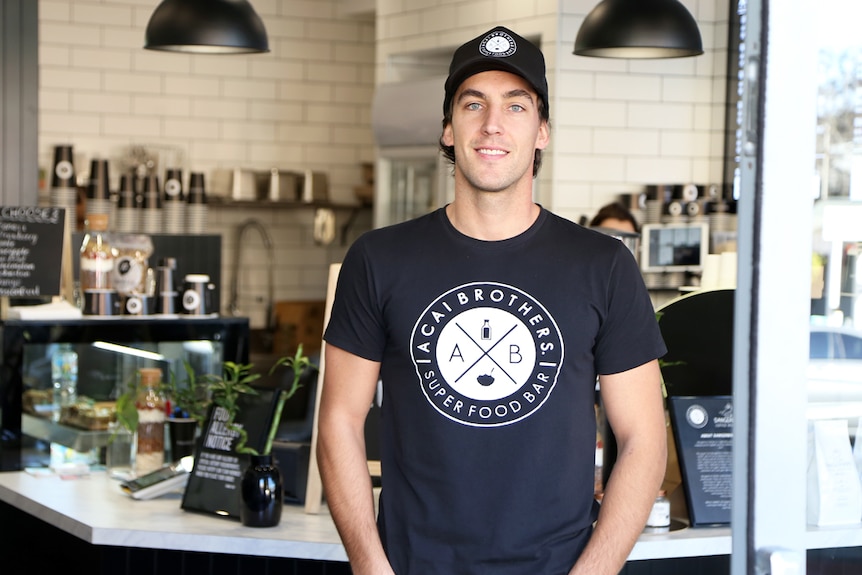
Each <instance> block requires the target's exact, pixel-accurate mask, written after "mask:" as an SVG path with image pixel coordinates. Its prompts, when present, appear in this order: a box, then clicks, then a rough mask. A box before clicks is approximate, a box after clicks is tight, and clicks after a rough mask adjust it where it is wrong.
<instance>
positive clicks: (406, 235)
mask: <svg viewBox="0 0 862 575" xmlns="http://www.w3.org/2000/svg"><path fill="white" fill-rule="evenodd" d="M438 229H440V218H439V214H438V212H437V211H434V212H431V213H429V214H425V215H423V216H419V217H417V218H414V219H411V220H407V221H404V222H399V223H396V224H390V225H387V226H383V227H381V228H375V229H373V230H369V231H367V232H365V233H363V234H362V235H361V236H360V237H359V238H358V239H357V240H356V241H357V243H359V244H365V245H367V246H369V247H374V248H381V247H397V245H398V244H397V243H395V244H394V242H400V243H403V242H411V241H421V240H422V238H423V237H424V236H425V234H429V233H434V232H435V230H438Z"/></svg>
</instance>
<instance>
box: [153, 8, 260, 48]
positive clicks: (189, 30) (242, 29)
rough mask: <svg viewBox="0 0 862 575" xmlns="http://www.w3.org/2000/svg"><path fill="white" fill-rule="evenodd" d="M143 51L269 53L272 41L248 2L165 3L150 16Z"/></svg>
mask: <svg viewBox="0 0 862 575" xmlns="http://www.w3.org/2000/svg"><path fill="white" fill-rule="evenodd" d="M144 48H146V49H147V50H164V51H168V52H192V53H199V54H249V53H257V52H269V41H268V40H267V37H266V28H264V26H263V21H262V20H261V19H260V16H258V15H257V12H255V11H254V8H252V6H251V4H249V3H248V0H163V1H162V3H161V4H159V5H158V6H157V7H156V10H155V12H153V15H152V16H150V22H149V23H148V24H147V32H146V36H145V41H144Z"/></svg>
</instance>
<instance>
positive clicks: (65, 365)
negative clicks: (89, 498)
mask: <svg viewBox="0 0 862 575" xmlns="http://www.w3.org/2000/svg"><path fill="white" fill-rule="evenodd" d="M0 345H2V350H3V354H2V358H0V471H12V470H19V469H22V468H23V467H24V466H29V465H44V464H46V463H48V462H49V460H50V451H51V446H62V447H63V448H67V449H70V450H74V452H82V453H87V452H95V453H99V451H100V450H103V448H104V447H105V445H107V442H108V439H109V437H110V433H111V432H110V431H109V430H108V424H109V421H110V419H111V415H110V409H111V406H112V403H113V402H114V401H115V400H116V398H117V396H118V395H119V394H121V393H122V391H123V390H124V388H125V385H126V384H127V382H129V381H130V380H131V378H133V377H134V376H135V374H136V372H137V370H138V369H139V368H141V367H158V368H160V369H162V372H163V376H164V378H165V380H167V379H168V378H170V377H172V376H174V377H184V376H185V367H184V364H185V363H188V364H189V365H190V366H191V367H192V368H194V370H195V372H196V373H198V374H207V373H220V371H221V368H222V364H223V362H225V361H235V362H240V363H246V362H248V353H249V327H248V318H241V317H240V318H233V317H232V318H223V317H204V318H185V317H170V318H167V317H166V318H158V317H153V318H152V319H151V318H146V319H140V318H130V319H119V318H111V319H101V318H99V319H95V318H94V319H76V320H56V321H44V322H43V321H20V320H9V321H5V322H3V323H2V324H0ZM52 364H53V366H52ZM52 372H53V373H52ZM64 378H65V379H67V380H68V379H69V378H72V379H73V381H72V383H71V384H70V383H69V382H68V381H66V382H62V381H60V380H61V379H64ZM55 388H56V389H55ZM69 388H71V389H69ZM63 404H66V405H65V407H64V406H63ZM69 406H72V407H73V408H72V409H68V408H69ZM79 407H82V408H81V409H78V408H79Z"/></svg>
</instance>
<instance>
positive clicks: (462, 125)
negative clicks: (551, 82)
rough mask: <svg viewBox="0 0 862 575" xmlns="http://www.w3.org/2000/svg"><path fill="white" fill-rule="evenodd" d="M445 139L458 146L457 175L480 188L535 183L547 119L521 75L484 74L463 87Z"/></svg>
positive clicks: (498, 188) (490, 189)
mask: <svg viewBox="0 0 862 575" xmlns="http://www.w3.org/2000/svg"><path fill="white" fill-rule="evenodd" d="M442 140H443V143H444V144H445V145H447V146H454V148H455V177H456V182H457V181H458V180H459V177H460V178H462V179H463V181H464V182H466V183H467V184H468V185H469V186H471V187H472V188H473V189H474V190H476V191H485V192H499V191H504V190H508V189H512V188H514V187H516V185H517V184H521V185H524V184H527V185H530V189H532V187H531V183H532V179H533V158H534V156H535V151H536V149H540V150H542V149H544V148H545V147H546V146H547V145H548V141H549V131H548V123H547V122H545V121H544V120H542V119H541V117H540V115H539V98H538V96H537V95H536V92H535V91H534V90H533V89H532V87H530V84H529V83H528V82H527V81H526V80H524V79H523V78H521V77H520V76H518V75H516V74H510V73H509V72H502V71H496V70H493V71H488V72H480V73H479V74H474V75H473V76H470V77H468V78H467V79H466V80H464V82H463V83H462V84H461V85H460V86H459V87H458V90H457V91H456V92H455V97H454V98H453V101H452V122H451V123H450V124H448V125H447V126H446V127H445V128H444V130H443V137H442Z"/></svg>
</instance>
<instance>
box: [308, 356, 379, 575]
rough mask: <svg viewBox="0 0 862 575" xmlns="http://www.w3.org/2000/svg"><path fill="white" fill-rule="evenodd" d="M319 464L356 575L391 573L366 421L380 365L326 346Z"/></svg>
mask: <svg viewBox="0 0 862 575" xmlns="http://www.w3.org/2000/svg"><path fill="white" fill-rule="evenodd" d="M325 362H326V363H325V367H324V381H323V390H322V395H321V402H320V410H319V417H318V436H317V459H318V463H319V465H320V475H321V477H322V479H323V490H324V493H325V495H326V501H327V504H328V505H329V510H330V512H331V513H332V519H333V520H334V521H335V526H336V527H337V529H338V534H339V535H340V536H341V541H342V543H343V544H344V548H345V549H346V550H347V557H348V559H350V565H351V567H352V569H353V573H355V574H356V575H366V574H372V573H373V574H375V575H376V574H380V575H383V574H391V573H392V568H391V567H390V565H389V561H388V559H387V558H386V555H385V553H384V551H383V545H382V543H381V541H380V536H379V535H378V533H377V524H376V521H375V517H374V497H373V494H372V489H371V476H370V475H369V473H368V463H367V459H366V452H365V418H366V416H367V415H368V410H369V408H370V407H371V402H372V401H373V400H374V392H375V390H376V388H377V379H378V377H379V371H380V364H379V363H377V362H373V361H369V360H367V359H363V358H361V357H359V356H356V355H353V354H351V353H349V352H347V351H344V350H343V349H340V348H337V347H335V346H332V345H329V344H326V353H325Z"/></svg>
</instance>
